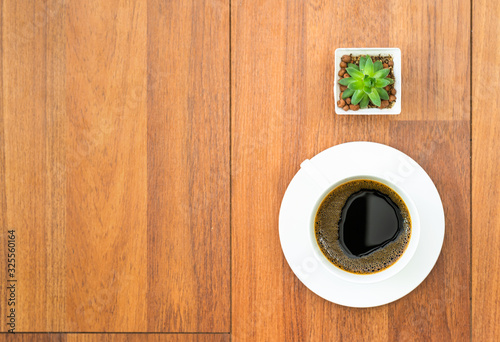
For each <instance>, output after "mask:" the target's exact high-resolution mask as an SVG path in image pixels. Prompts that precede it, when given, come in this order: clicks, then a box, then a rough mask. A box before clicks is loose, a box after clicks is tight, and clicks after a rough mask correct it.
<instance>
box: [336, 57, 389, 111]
mask: <svg viewBox="0 0 500 342" xmlns="http://www.w3.org/2000/svg"><path fill="white" fill-rule="evenodd" d="M346 71H347V73H348V74H349V76H350V77H346V78H343V79H341V80H340V81H339V83H340V84H341V85H344V86H347V89H346V90H345V91H344V94H342V99H346V98H348V97H351V103H352V104H354V105H357V104H358V103H359V107H360V108H366V107H367V106H368V103H369V101H371V102H372V103H373V104H374V105H375V106H377V107H378V106H380V102H381V99H382V100H389V94H387V91H385V89H384V87H386V86H388V85H389V84H393V83H394V80H393V79H392V78H389V77H387V75H389V72H390V69H389V68H387V69H384V67H383V64H382V62H381V61H376V62H375V63H373V62H372V59H371V57H370V56H368V55H366V56H363V57H361V58H360V59H359V66H358V65H356V64H352V63H349V65H348V67H347V68H346Z"/></svg>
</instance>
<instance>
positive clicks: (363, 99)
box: [359, 94, 370, 108]
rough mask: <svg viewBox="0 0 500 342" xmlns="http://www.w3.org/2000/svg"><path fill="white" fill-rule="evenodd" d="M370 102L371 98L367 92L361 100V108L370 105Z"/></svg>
mask: <svg viewBox="0 0 500 342" xmlns="http://www.w3.org/2000/svg"><path fill="white" fill-rule="evenodd" d="M368 102H370V99H369V98H368V95H367V94H365V95H364V96H363V98H362V99H361V102H359V107H360V108H366V107H368Z"/></svg>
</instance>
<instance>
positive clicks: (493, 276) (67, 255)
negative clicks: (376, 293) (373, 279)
mask: <svg viewBox="0 0 500 342" xmlns="http://www.w3.org/2000/svg"><path fill="white" fill-rule="evenodd" d="M0 11H1V13H0V18H1V25H0V26H1V37H2V39H1V59H0V70H1V78H0V84H1V85H0V89H1V99H2V102H1V106H0V226H1V228H2V231H1V234H0V262H1V263H2V266H1V267H0V282H1V283H0V317H2V318H1V324H0V331H1V332H7V330H8V329H9V326H7V324H6V323H7V318H6V317H7V315H9V314H10V311H9V310H10V308H11V307H9V306H8V305H7V303H8V302H7V298H8V296H10V290H8V289H7V286H8V284H10V283H9V282H8V280H10V279H11V278H8V276H9V273H8V271H7V269H8V266H7V264H8V262H7V256H8V252H9V251H8V248H7V247H8V240H9V237H8V230H12V229H13V230H15V244H16V247H15V248H16V250H15V269H16V271H15V280H17V282H16V283H15V286H16V288H15V309H16V330H15V331H16V333H18V334H16V335H12V334H7V333H2V334H1V335H0V341H3V340H5V341H45V340H46V341H52V340H61V341H102V340H104V341H144V340H147V341H179V342H185V341H229V340H234V341H368V340H370V341H371V340H373V341H469V340H471V339H472V340H474V341H498V340H499V339H500V324H499V323H500V290H499V289H500V287H499V282H500V278H499V273H498V270H499V268H500V248H499V245H500V205H499V203H500V174H499V171H498V166H499V164H500V152H499V150H500V139H499V137H500V113H499V111H498V110H497V109H496V108H495V104H496V105H500V100H499V97H498V94H499V93H500V82H499V78H500V34H499V32H500V20H499V19H500V2H498V1H486V0H472V1H463V0H444V1H434V0H420V1H397V0H388V1H379V0H376V1H375V0H372V1H358V2H346V1H326V0H308V1H298V0H297V1H291V0H290V1H286V0H269V1H263V0H261V1H243V0H232V1H230V0H205V1H183V0H173V1H165V0H148V1H146V0H88V1H76V0H75V1H71V0H43V1H42V0H37V1H35V0H3V1H1V6H0ZM338 47H399V48H400V49H401V51H402V56H403V60H402V73H403V75H402V78H403V85H402V87H403V93H404V97H403V98H402V112H401V114H400V115H398V116H371V117H370V116H337V115H336V114H334V109H335V102H336V101H335V99H334V98H333V94H332V87H333V84H334V82H335V75H334V62H333V57H334V51H335V49H336V48H338ZM356 140H367V141H374V142H379V143H384V144H387V145H390V146H393V147H395V148H397V149H399V150H401V151H403V152H404V153H406V154H408V155H409V156H410V157H412V158H413V159H414V160H416V161H417V162H418V163H419V164H420V165H421V166H422V167H423V168H424V169H425V170H426V171H427V172H428V174H429V175H430V177H431V178H432V179H433V181H434V182H435V184H436V186H437V188H438V190H439V192H440V194H441V198H442V201H443V205H444V210H445V216H446V235H445V240H444V245H443V249H442V252H441V255H440V257H439V260H438V262H437V264H436V266H435V267H434V269H433V270H432V272H431V273H430V275H429V276H428V277H427V279H426V280H425V281H424V282H423V283H422V284H421V285H420V286H419V287H417V288H416V289H415V290H414V291H413V292H411V293H410V294H408V295H407V296H405V297H404V298H402V299H400V300H398V301H396V302H393V303H391V304H388V305H384V306H381V307H377V308H371V309H354V308H347V307H342V306H339V305H336V304H333V303H330V302H327V301H325V300H323V299H322V298H320V297H318V296H316V295H315V294H314V293H312V292H311V291H309V290H308V289H307V288H306V287H305V286H304V285H303V284H302V283H301V282H300V281H299V280H298V278H297V277H295V275H294V274H293V273H292V271H291V269H290V268H289V266H288V264H287V263H286V261H285V259H284V257H283V253H282V251H281V247H280V243H279V237H278V212H279V207H280V203H281V199H282V197H283V194H284V191H285V189H286V187H287V185H288V183H289V182H290V180H291V179H292V177H293V175H294V174H295V172H297V170H298V169H299V165H300V163H301V162H302V161H303V160H304V159H306V158H310V157H312V156H314V155H315V154H317V153H319V152H320V151H322V150H324V149H326V148H328V147H331V146H333V145H336V144H339V143H343V142H347V141H356ZM37 333H38V334H37Z"/></svg>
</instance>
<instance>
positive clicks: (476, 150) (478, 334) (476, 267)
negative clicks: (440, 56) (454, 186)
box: [472, 0, 500, 341]
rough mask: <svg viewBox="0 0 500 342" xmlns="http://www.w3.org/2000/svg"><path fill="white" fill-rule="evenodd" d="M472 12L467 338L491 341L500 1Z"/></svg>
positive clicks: (497, 296)
mask: <svg viewBox="0 0 500 342" xmlns="http://www.w3.org/2000/svg"><path fill="white" fill-rule="evenodd" d="M473 14H474V17H473V23H474V31H473V38H472V39H473V51H472V54H473V55H472V56H473V57H472V60H473V66H472V72H473V73H472V75H473V78H472V86H473V87H472V90H473V93H472V108H473V112H472V114H473V116H472V138H473V139H472V146H473V149H472V317H473V320H472V338H473V340H474V341H495V340H498V338H499V337H500V325H499V322H500V288H499V284H500V275H499V274H498V270H499V269H500V250H499V248H498V246H499V245H500V205H499V203H500V173H499V172H498V165H499V164H500V152H499V151H500V142H499V137H500V114H499V113H498V110H497V109H496V108H497V106H498V105H500V100H499V99H498V91H499V90H500V87H499V85H498V78H499V77H500V53H499V49H500V38H499V36H498V32H499V31H500V24H499V20H500V4H499V3H498V2H488V1H483V0H475V1H474V11H473ZM481 75H483V76H481Z"/></svg>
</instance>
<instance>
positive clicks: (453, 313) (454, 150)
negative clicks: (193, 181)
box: [232, 1, 470, 341]
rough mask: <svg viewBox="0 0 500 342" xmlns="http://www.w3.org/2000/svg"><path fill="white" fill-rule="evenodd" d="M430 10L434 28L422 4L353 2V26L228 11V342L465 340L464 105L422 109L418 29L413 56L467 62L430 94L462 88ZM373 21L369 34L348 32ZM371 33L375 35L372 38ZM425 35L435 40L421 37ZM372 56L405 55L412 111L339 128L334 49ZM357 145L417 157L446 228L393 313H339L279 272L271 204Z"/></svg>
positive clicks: (430, 101)
mask: <svg viewBox="0 0 500 342" xmlns="http://www.w3.org/2000/svg"><path fill="white" fill-rule="evenodd" d="M438 6H441V5H438ZM442 6H444V7H445V8H447V9H449V10H450V11H452V12H453V13H456V15H464V16H466V14H467V13H470V12H468V11H469V8H468V5H466V4H465V5H464V3H463V2H462V3H457V2H447V4H445V5H442ZM379 7H380V10H379ZM384 9H387V12H384ZM349 10H350V7H349ZM428 10H431V11H432V13H435V15H436V16H437V18H441V17H440V16H441V15H442V14H441V12H438V11H437V9H436V5H435V4H434V2H431V1H424V3H423V4H420V3H419V4H416V3H409V5H398V4H396V3H395V2H390V3H389V4H388V5H387V6H386V5H381V4H380V3H373V2H363V3H362V4H360V5H359V6H358V7H357V9H356V11H357V12H356V13H357V15H356V16H352V17H351V16H348V15H345V13H346V12H348V8H347V7H342V6H339V4H337V5H335V6H334V5H333V4H329V3H325V2H322V1H309V2H307V3H302V2H290V1H288V2H285V1H274V2H265V3H261V2H237V3H236V4H232V80H233V82H232V96H233V98H232V189H233V190H232V217H233V225H232V246H233V251H232V256H233V257H232V269H233V274H232V276H233V285H232V286H233V296H232V301H233V302H232V305H233V321H232V337H233V338H234V340H236V341H240V340H241V341H245V340H257V341H260V340H263V341H267V340H269V341H274V340H276V341H284V340H312V341H316V340H318V341H319V340H349V341H365V340H380V341H384V340H402V341H405V340H421V341H424V340H436V341H438V340H450V339H451V340H453V339H457V340H460V339H465V338H466V337H467V336H469V334H470V299H469V290H470V288H469V279H470V271H469V267H468V262H469V258H470V248H469V244H470V229H469V228H470V222H469V210H470V202H469V199H470V197H469V191H470V184H469V176H470V174H469V171H470V170H469V153H470V151H469V138H470V137H469V121H468V117H469V116H468V115H469V114H470V113H469V114H467V113H468V111H469V101H470V98H469V95H468V93H467V92H466V91H465V92H464V93H463V96H459V97H454V98H453V100H451V99H439V101H440V102H438V99H436V98H434V97H428V96H427V98H426V99H425V101H424V97H423V95H427V94H428V93H429V91H428V89H427V88H425V87H424V88H423V89H420V88H419V87H422V85H423V84H424V82H426V81H425V80H426V79H427V80H428V77H430V76H428V75H422V74H419V73H418V70H427V68H428V61H427V59H422V58H412V53H413V52H414V51H417V50H416V49H417V48H416V47H414V46H411V44H414V43H415V41H414V40H413V38H412V37H413V36H412V35H413V34H414V32H415V31H418V32H420V33H421V34H423V35H424V36H425V35H427V36H428V37H429V39H430V42H429V41H428V42H429V44H427V45H424V44H423V41H422V43H420V44H419V45H418V47H419V49H420V50H419V51H418V53H419V55H421V54H423V55H424V56H431V55H432V56H434V58H436V59H437V60H440V59H444V58H445V56H444V54H445V50H444V49H443V48H441V46H439V44H440V43H441V42H444V41H445V40H450V41H452V42H455V43H456V44H454V45H453V46H451V47H450V45H449V44H448V42H447V43H446V44H447V46H448V47H450V49H449V50H446V55H448V54H451V55H453V54H454V53H457V54H458V53H460V56H461V57H460V58H463V59H465V60H459V59H458V58H457V59H452V60H451V61H450V63H451V64H454V65H455V67H456V68H458V69H459V70H461V73H462V75H461V76H460V77H456V76H455V75H456V72H455V71H454V72H453V73H451V74H442V75H441V74H440V77H441V78H440V79H433V80H432V82H431V83H432V84H434V85H433V87H443V89H442V90H441V91H442V92H443V94H448V93H452V91H453V88H450V87H449V86H448V84H451V83H453V82H456V83H455V86H454V87H456V89H460V91H461V90H462V89H465V90H468V89H470V88H469V78H468V76H467V70H468V63H469V60H468V57H467V54H466V52H467V51H468V43H469V42H468V39H467V38H464V37H458V36H457V35H456V32H455V31H453V30H451V31H447V29H445V25H444V24H443V25H439V26H438V27H435V28H434V27H432V28H427V24H425V23H426V20H427V19H426V18H427V16H428V14H429V12H428ZM374 11H376V12H377V13H378V14H379V18H378V22H375V23H374V22H372V21H367V22H363V21H359V20H357V18H358V17H363V16H368V15H369V14H370V13H372V12H374ZM410 11H411V16H410V15H409V12H410ZM269 13H273V15H272V16H269V15H268V14H269ZM389 13H390V15H389ZM408 16H410V17H411V20H408V18H407V17H408ZM403 21H408V22H403ZM380 23H384V25H385V26H383V27H381V29H380V31H379V30H377V29H376V28H378V25H379V24H380ZM443 23H448V20H447V19H443ZM467 25H468V21H467V20H465V21H464V26H466V27H467ZM396 27H405V30H397V29H394V28H396ZM434 29H436V30H437V31H439V32H440V33H439V35H436V34H435V33H434V31H432V32H430V31H428V30H434ZM461 30H462V28H460V29H459V31H461ZM422 31H423V33H422ZM365 32H367V34H366V35H365V34H364V33H365ZM351 35H352V37H353V38H352V41H349V38H347V42H346V40H345V39H346V38H345V37H349V36H351ZM462 39H463V40H464V41H465V42H461V41H460V42H458V40H462ZM375 42H376V44H375ZM373 44H375V45H382V46H393V45H395V46H400V47H401V49H402V51H403V63H404V64H403V69H404V70H405V68H406V71H404V72H403V75H406V76H405V77H406V79H407V80H413V81H414V82H409V81H408V82H406V83H404V85H403V89H404V92H405V93H406V94H410V93H412V92H416V93H415V96H416V98H417V99H418V100H414V101H413V100H410V99H409V98H406V100H405V99H403V101H404V102H403V112H402V114H401V115H400V116H398V117H342V116H336V115H335V114H334V104H335V100H334V99H333V95H332V84H333V83H334V82H335V75H333V68H334V66H333V65H332V60H333V53H334V49H335V48H336V47H340V46H344V45H347V46H373ZM450 44H451V43H450ZM408 52H409V53H408ZM410 66H412V68H410ZM416 70H417V71H416ZM419 93H421V95H419ZM438 103H441V104H442V105H443V108H444V109H442V108H441V107H440V105H438ZM450 107H452V108H450ZM465 114H467V115H465ZM354 140H368V141H375V142H380V143H385V144H389V145H391V146H393V147H396V148H398V149H400V150H402V151H403V152H405V153H407V154H408V155H410V156H411V157H413V158H414V159H415V160H416V161H417V162H418V163H420V164H421V165H422V166H423V167H424V168H425V169H426V170H427V171H428V173H429V174H430V176H431V178H433V179H434V181H435V183H436V185H437V187H438V190H439V191H440V193H441V195H442V199H443V203H444V206H445V214H446V218H447V233H446V237H445V244H444V247H443V252H442V255H441V258H440V259H439V261H438V264H437V266H436V267H435V269H434V270H433V272H432V273H431V275H430V276H429V277H428V278H427V279H426V281H425V282H424V283H423V284H422V285H420V287H419V288H417V289H416V290H415V291H414V292H412V293H411V294H409V295H408V296H406V297H404V298H402V299H401V300H399V301H397V302H395V303H392V304H390V305H387V306H382V307H380V308H373V309H364V310H359V309H351V308H345V307H341V306H337V305H335V304H332V303H329V302H326V301H324V300H323V299H321V298H319V297H317V296H316V295H314V294H313V293H312V292H310V291H309V290H307V288H305V287H304V286H303V285H302V284H301V283H300V281H299V280H298V279H297V278H296V277H295V276H294V275H293V273H292V272H291V270H290V269H289V267H288V265H287V264H286V261H285V260H284V258H283V255H282V252H281V248H280V244H279V238H278V220H277V218H278V213H279V206H280V203H281V199H282V197H283V193H284V191H285V189H286V187H287V185H288V183H289V182H290V180H291V178H292V177H293V175H294V174H295V172H296V171H297V170H298V168H299V165H300V162H302V161H303V160H304V159H306V158H310V157H312V156H313V155H315V154H316V153H318V152H320V151H322V150H324V149H326V148H328V147H330V146H332V145H335V144H338V143H342V142H346V141H354ZM402 325H403V326H405V328H404V329H401V328H400V327H401V326H402Z"/></svg>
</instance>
